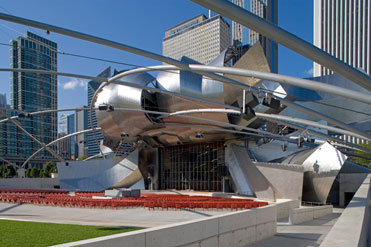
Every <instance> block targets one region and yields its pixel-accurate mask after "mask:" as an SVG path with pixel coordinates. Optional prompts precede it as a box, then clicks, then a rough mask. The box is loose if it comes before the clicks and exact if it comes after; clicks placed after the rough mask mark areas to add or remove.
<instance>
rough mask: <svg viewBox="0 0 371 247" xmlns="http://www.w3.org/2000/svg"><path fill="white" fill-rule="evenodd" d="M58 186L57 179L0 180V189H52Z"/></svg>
mask: <svg viewBox="0 0 371 247" xmlns="http://www.w3.org/2000/svg"><path fill="white" fill-rule="evenodd" d="M54 186H59V181H58V178H1V179H0V188H13V189H54Z"/></svg>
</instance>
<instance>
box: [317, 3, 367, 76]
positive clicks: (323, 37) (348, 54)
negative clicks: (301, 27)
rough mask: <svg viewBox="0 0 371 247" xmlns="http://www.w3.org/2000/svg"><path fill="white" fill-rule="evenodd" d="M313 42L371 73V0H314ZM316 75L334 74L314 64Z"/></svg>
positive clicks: (346, 61)
mask: <svg viewBox="0 0 371 247" xmlns="http://www.w3.org/2000/svg"><path fill="white" fill-rule="evenodd" d="M313 2H314V18H313V19H314V29H313V30H314V34H313V35H314V36H313V39H314V45H316V46H317V47H319V48H321V49H322V50H324V51H326V52H327V53H329V54H331V55H333V56H335V57H337V58H338V59H340V60H342V61H343V62H345V63H347V64H349V65H351V66H353V67H355V68H359V69H362V70H364V71H365V72H366V73H367V74H369V75H371V69H370V63H371V50H370V48H371V47H370V44H371V37H370V36H371V34H370V32H371V22H370V18H371V17H370V16H371V1H370V0H338V1H335V0H314V1H313ZM313 65H314V76H322V75H328V74H332V73H333V72H332V71H331V70H329V69H327V68H326V67H323V66H321V65H319V64H317V63H314V64H313Z"/></svg>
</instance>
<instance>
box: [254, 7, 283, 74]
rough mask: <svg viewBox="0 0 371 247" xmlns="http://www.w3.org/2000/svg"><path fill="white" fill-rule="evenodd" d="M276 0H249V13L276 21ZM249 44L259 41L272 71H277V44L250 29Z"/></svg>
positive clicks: (272, 21)
mask: <svg viewBox="0 0 371 247" xmlns="http://www.w3.org/2000/svg"><path fill="white" fill-rule="evenodd" d="M277 2H278V1H277V0H250V11H251V13H253V14H255V15H257V16H259V17H261V18H264V19H265V20H267V21H269V22H271V23H274V24H276V25H277V23H278V3H277ZM249 36H250V37H249V44H250V46H253V45H254V44H255V43H256V42H257V41H259V42H260V43H261V45H262V47H263V50H264V53H265V56H266V58H267V61H268V63H269V66H270V68H271V71H272V72H274V73H277V72H278V45H277V43H276V42H273V41H272V40H270V39H267V38H266V37H264V36H262V35H261V34H259V33H257V32H255V31H254V30H250V34H249Z"/></svg>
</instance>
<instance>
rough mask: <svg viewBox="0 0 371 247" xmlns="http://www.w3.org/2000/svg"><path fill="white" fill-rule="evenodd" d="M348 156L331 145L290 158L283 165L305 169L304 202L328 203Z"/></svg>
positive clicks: (325, 144) (323, 145) (324, 145)
mask: <svg viewBox="0 0 371 247" xmlns="http://www.w3.org/2000/svg"><path fill="white" fill-rule="evenodd" d="M346 159H347V156H345V155H344V154H342V153H341V152H340V151H338V150H337V149H336V148H334V147H333V146H332V145H331V144H329V143H327V142H326V143H324V144H322V145H320V146H318V147H316V148H314V149H311V150H306V151H302V152H299V153H296V154H293V155H290V156H288V157H287V158H286V159H285V160H284V161H283V162H282V163H283V164H296V165H302V166H303V168H304V183H303V201H309V202H320V203H326V200H327V197H328V194H329V192H330V189H331V186H332V184H333V182H334V180H335V178H336V175H337V174H338V173H339V171H340V169H341V167H342V165H343V164H344V162H345V160H346Z"/></svg>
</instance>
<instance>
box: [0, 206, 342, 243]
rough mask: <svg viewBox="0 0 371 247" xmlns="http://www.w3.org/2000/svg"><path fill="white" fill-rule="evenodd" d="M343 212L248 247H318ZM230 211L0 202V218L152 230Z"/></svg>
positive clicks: (284, 227)
mask: <svg viewBox="0 0 371 247" xmlns="http://www.w3.org/2000/svg"><path fill="white" fill-rule="evenodd" d="M342 210H343V209H334V213H333V214H331V215H327V216H324V217H321V218H318V219H315V220H313V221H309V222H305V223H303V224H299V225H290V224H289V223H288V219H283V220H279V221H278V222H277V234H276V235H275V236H274V237H271V238H268V239H265V240H263V241H260V242H257V243H254V244H252V245H249V246H254V247H268V246H288V247H291V246H295V247H301V246H303V247H304V246H308V247H309V246H319V245H320V243H321V242H322V240H323V239H324V237H325V236H326V234H327V233H328V232H329V231H330V229H331V227H332V226H333V225H334V224H335V223H336V221H337V219H338V217H339V216H340V214H341V212H342ZM229 212H230V211H229V210H224V211H215V210H213V211H211V210H210V211H199V210H194V211H193V210H169V211H166V210H165V211H162V210H151V211H150V210H148V209H145V208H126V209H91V208H66V207H51V206H36V205H30V204H10V203H0V219H10V220H22V221H37V222H51V223H64V224H81V225H101V226H133V227H134V226H135V227H155V226H161V225H167V224H171V223H178V222H183V221H189V220H194V219H201V218H206V217H210V216H214V215H222V214H225V213H229Z"/></svg>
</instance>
